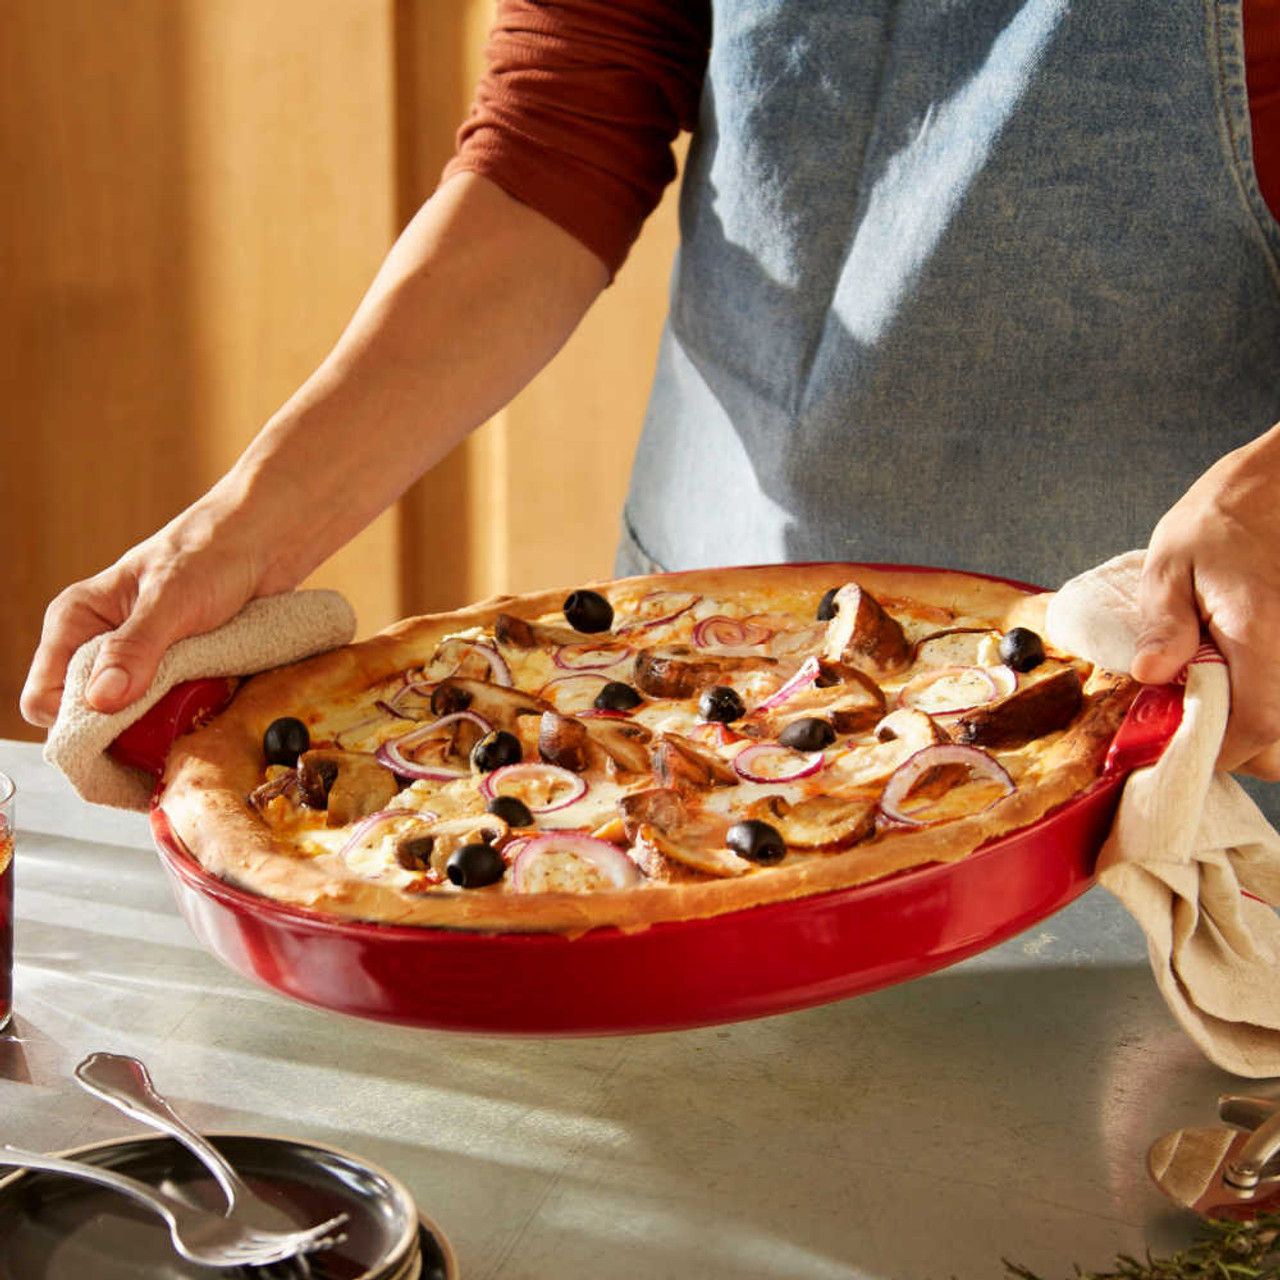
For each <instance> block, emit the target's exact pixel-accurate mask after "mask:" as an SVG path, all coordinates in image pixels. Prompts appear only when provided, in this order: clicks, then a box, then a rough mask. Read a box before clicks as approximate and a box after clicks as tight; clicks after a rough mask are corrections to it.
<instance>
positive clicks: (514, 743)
mask: <svg viewBox="0 0 1280 1280" xmlns="http://www.w3.org/2000/svg"><path fill="white" fill-rule="evenodd" d="M522 755H523V752H522V751H521V749H520V739H519V738H517V737H516V735H515V734H514V733H508V732H507V731H506V730H505V729H495V730H494V731H493V732H492V733H486V734H485V735H484V737H483V738H481V739H480V741H479V742H477V743H476V745H475V746H474V747H472V748H471V763H472V764H473V765H474V766H475V767H476V768H477V769H479V770H480V772H481V773H492V772H493V771H494V770H495V769H501V768H502V766H503V765H506V764H518V763H519V761H520V758H521V756H522Z"/></svg>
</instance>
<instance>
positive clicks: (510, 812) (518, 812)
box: [485, 796, 533, 827]
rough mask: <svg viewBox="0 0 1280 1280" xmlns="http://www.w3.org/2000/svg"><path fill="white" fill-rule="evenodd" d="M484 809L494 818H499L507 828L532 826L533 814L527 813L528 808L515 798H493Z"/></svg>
mask: <svg viewBox="0 0 1280 1280" xmlns="http://www.w3.org/2000/svg"><path fill="white" fill-rule="evenodd" d="M485 809H486V811H487V812H489V813H491V814H493V816H494V817H495V818H501V819H502V820H503V822H505V823H506V824H507V826H509V827H531V826H533V814H531V813H530V812H529V806H528V805H527V804H525V802H524V801H523V800H521V799H519V798H518V797H517V796H494V797H493V799H492V800H490V801H489V803H488V804H487V805H485Z"/></svg>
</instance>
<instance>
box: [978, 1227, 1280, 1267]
mask: <svg viewBox="0 0 1280 1280" xmlns="http://www.w3.org/2000/svg"><path fill="white" fill-rule="evenodd" d="M1003 1262H1004V1265H1005V1271H1006V1275H1008V1276H1013V1277H1015V1278H1016V1280H1042V1278H1041V1277H1040V1276H1038V1275H1036V1273H1035V1272H1033V1271H1028V1270H1027V1268H1026V1267H1023V1266H1019V1265H1018V1264H1017V1263H1016V1262H1010V1261H1009V1259H1008V1258H1005V1259H1003ZM1073 1280H1280V1213H1262V1214H1259V1215H1258V1216H1257V1217H1256V1218H1255V1219H1254V1220H1253V1221H1252V1222H1228V1221H1226V1220H1224V1219H1215V1220H1213V1221H1211V1222H1206V1223H1205V1224H1204V1225H1203V1226H1202V1227H1201V1228H1200V1230H1199V1231H1198V1232H1197V1233H1196V1238H1195V1240H1194V1241H1193V1242H1192V1243H1191V1244H1190V1245H1188V1246H1187V1247H1186V1248H1185V1249H1181V1250H1179V1251H1178V1252H1177V1253H1174V1254H1170V1256H1169V1257H1167V1258H1153V1257H1152V1256H1151V1254H1150V1253H1148V1254H1147V1256H1146V1259H1145V1260H1140V1259H1138V1258H1133V1257H1130V1256H1129V1255H1128V1254H1120V1255H1119V1256H1118V1257H1117V1258H1116V1269H1115V1270H1114V1271H1081V1270H1080V1268H1079V1267H1076V1269H1075V1276H1074V1277H1073Z"/></svg>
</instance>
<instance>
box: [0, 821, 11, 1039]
mask: <svg viewBox="0 0 1280 1280" xmlns="http://www.w3.org/2000/svg"><path fill="white" fill-rule="evenodd" d="M12 1011H13V836H12V835H11V834H10V832H9V830H8V828H7V827H6V825H5V821H4V819H3V818H0V1027H3V1026H4V1025H5V1023H7V1022H8V1021H9V1014H10V1013H11V1012H12Z"/></svg>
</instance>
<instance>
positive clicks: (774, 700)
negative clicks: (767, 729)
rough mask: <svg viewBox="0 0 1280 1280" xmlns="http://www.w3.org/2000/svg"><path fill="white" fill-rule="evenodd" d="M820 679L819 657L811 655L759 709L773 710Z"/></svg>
mask: <svg viewBox="0 0 1280 1280" xmlns="http://www.w3.org/2000/svg"><path fill="white" fill-rule="evenodd" d="M817 679H818V659H817V658H816V657H813V656H810V657H808V658H806V659H805V660H804V661H803V662H802V663H801V664H800V669H799V670H798V671H797V672H796V673H795V675H793V676H792V677H791V679H790V680H788V681H787V682H786V683H785V684H783V685H782V686H780V687H779V688H778V689H777V690H776V691H775V692H774V693H771V694H770V695H769V696H768V697H767V698H766V699H765V700H764V701H763V702H762V703H761V704H760V705H759V706H758V707H757V708H756V710H757V711H772V710H773V709H774V707H779V706H781V705H782V704H783V703H784V702H786V700H787V699H788V698H790V697H791V696H792V695H793V694H797V693H799V692H800V690H801V689H808V688H809V687H810V686H811V685H813V684H814V682H815V681H816V680H817Z"/></svg>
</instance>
